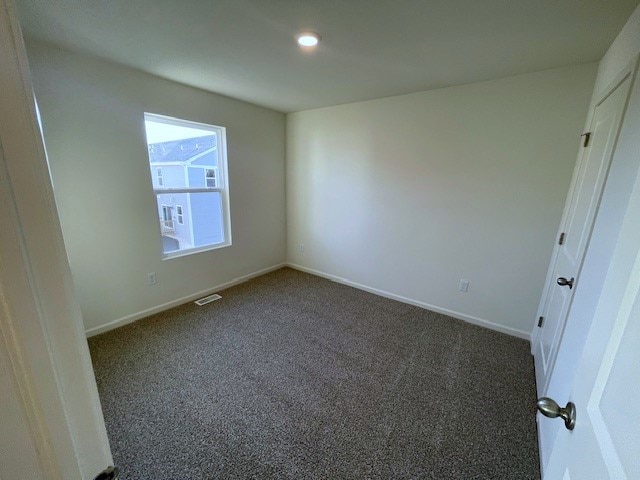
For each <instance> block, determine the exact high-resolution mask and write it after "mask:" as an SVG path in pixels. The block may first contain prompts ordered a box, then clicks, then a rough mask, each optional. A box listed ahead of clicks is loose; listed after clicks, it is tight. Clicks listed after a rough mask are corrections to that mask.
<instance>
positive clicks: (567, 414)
mask: <svg viewBox="0 0 640 480" xmlns="http://www.w3.org/2000/svg"><path fill="white" fill-rule="evenodd" d="M536 407H537V408H538V410H539V411H540V413H542V414H543V415H544V416H545V417H549V418H556V417H560V418H562V419H563V420H564V426H565V427H567V429H568V430H573V428H574V427H575V426H576V406H575V405H574V404H573V402H569V403H567V406H566V407H564V408H562V407H561V406H560V405H558V404H557V403H556V401H555V400H553V399H551V398H548V397H542V398H539V399H538V401H537V402H536Z"/></svg>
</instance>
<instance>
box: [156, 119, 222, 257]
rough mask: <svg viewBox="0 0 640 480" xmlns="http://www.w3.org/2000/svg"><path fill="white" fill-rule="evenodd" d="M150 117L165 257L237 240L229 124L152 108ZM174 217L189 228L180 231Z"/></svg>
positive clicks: (159, 216)
mask: <svg viewBox="0 0 640 480" xmlns="http://www.w3.org/2000/svg"><path fill="white" fill-rule="evenodd" d="M144 120H145V130H146V135H147V146H148V152H149V166H150V170H151V173H152V176H153V175H155V181H154V182H152V186H153V189H154V193H155V195H156V201H157V217H158V218H159V220H160V235H161V237H162V246H163V247H162V248H163V250H162V251H163V256H164V258H170V257H175V256H181V255H184V254H188V253H195V252H200V251H204V250H210V249H212V248H219V247H224V246H228V245H231V225H230V223H231V222H230V210H229V195H228V178H227V176H226V174H227V155H226V136H225V135H226V132H225V129H224V127H218V126H214V125H206V124H202V123H196V122H191V121H187V120H179V119H176V118H170V117H163V116H160V115H155V114H151V113H145V115H144ZM203 172H204V175H203ZM185 217H186V218H185ZM174 220H175V222H176V224H178V225H184V224H185V220H188V224H187V225H188V226H189V228H181V229H178V230H176V228H175V225H174Z"/></svg>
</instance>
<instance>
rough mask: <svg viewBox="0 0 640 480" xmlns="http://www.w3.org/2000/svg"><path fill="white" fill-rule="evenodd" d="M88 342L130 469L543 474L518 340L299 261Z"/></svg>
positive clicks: (310, 474)
mask: <svg viewBox="0 0 640 480" xmlns="http://www.w3.org/2000/svg"><path fill="white" fill-rule="evenodd" d="M221 294H222V296H223V298H222V300H218V301H217V302H214V303H211V304H209V305H207V306H204V307H197V306H195V305H193V304H187V305H183V306H180V307H177V308H174V309H172V310H169V311H167V312H164V313H161V314H158V315H154V316H152V317H149V318H147V319H144V320H141V321H138V322H136V323H134V324H131V325H128V326H125V327H122V328H120V329H117V330H114V331H111V332H108V333H105V334H103V335H99V336H97V337H93V338H91V339H90V341H89V345H90V348H91V355H92V357H93V362H94V367H95V372H96V377H97V381H98V387H99V390H100V395H101V399H102V407H103V410H104V415H105V418H106V422H107V429H108V433H109V437H110V441H111V448H112V451H113V456H114V460H115V462H116V464H117V465H119V466H120V467H121V470H122V475H121V480H160V479H162V480H199V479H248V478H252V479H438V480H445V479H464V480H470V479H500V480H509V479H514V480H516V479H517V480H524V479H537V478H539V470H538V450H537V444H536V430H535V428H536V427H535V417H534V410H533V405H534V402H535V388H534V374H533V366H532V359H531V356H530V354H529V346H528V344H527V343H526V342H525V341H523V340H519V339H516V338H513V337H509V336H507V335H502V334H499V333H496V332H492V331H490V330H485V329H483V328H480V327H476V326H473V325H470V324H467V323H464V322H461V321H458V320H454V319H452V318H449V317H446V316H444V315H440V314H436V313H433V312H430V311H427V310H423V309H420V308H417V307H413V306H410V305H406V304H403V303H399V302H396V301H393V300H388V299H385V298H382V297H378V296H375V295H372V294H369V293H366V292H363V291H360V290H356V289H353V288H350V287H347V286H344V285H339V284H336V283H333V282H330V281H327V280H324V279H321V278H318V277H314V276H311V275H307V274H305V273H300V272H298V271H295V270H291V269H282V270H279V271H277V272H273V273H270V274H268V275H265V276H262V277H259V278H256V279H254V280H251V281H249V282H247V283H245V284H242V285H239V286H237V287H233V288H230V289H228V290H226V291H224V292H221Z"/></svg>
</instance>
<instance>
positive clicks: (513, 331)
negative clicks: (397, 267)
mask: <svg viewBox="0 0 640 480" xmlns="http://www.w3.org/2000/svg"><path fill="white" fill-rule="evenodd" d="M286 265H287V266H288V267H290V268H293V269H295V270H300V271H301V272H305V273H310V274H312V275H317V276H318V277H323V278H326V279H328V280H332V281H334V282H337V283H342V284H344V285H349V286H350V287H354V288H358V289H360V290H364V291H366V292H369V293H374V294H376V295H380V296H381V297H386V298H390V299H392V300H397V301H399V302H403V303H408V304H410V305H415V306H416V307H421V308H424V309H426V310H431V311H433V312H437V313H442V314H444V315H448V316H450V317H453V318H457V319H459V320H464V321H465V322H468V323H473V324H474V325H479V326H481V327H485V328H488V329H489V330H495V331H496V332H500V333H506V334H507V335H511V336H513V337H518V338H523V339H525V340H527V341H531V333H530V332H527V331H525V330H518V329H517V328H512V327H506V326H504V325H500V324H497V323H494V322H491V321H489V320H485V319H483V318H478V317H474V316H471V315H467V314H464V313H460V312H456V311H454V310H449V309H448V308H441V307H438V306H436V305H431V304H429V303H425V302H420V301H418V300H413V299H412V298H407V297H403V296H402V295H396V294H395V293H391V292H387V291H385V290H380V289H378V288H373V287H369V286H367V285H363V284H361V283H357V282H353V281H351V280H348V279H346V278H342V277H338V276H336V275H331V274H330V273H325V272H321V271H320V270H315V269H313V268H308V267H303V266H302V265H298V264H296V263H291V262H288V263H287V264H286Z"/></svg>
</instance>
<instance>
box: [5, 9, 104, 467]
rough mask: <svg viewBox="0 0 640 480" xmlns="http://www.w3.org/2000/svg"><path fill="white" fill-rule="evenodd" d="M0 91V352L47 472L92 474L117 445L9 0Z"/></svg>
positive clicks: (27, 67)
mask: <svg viewBox="0 0 640 480" xmlns="http://www.w3.org/2000/svg"><path fill="white" fill-rule="evenodd" d="M0 92H2V93H1V94H0V148H2V155H0V184H1V187H2V188H1V189H0V199H1V201H2V202H3V208H1V209H0V224H1V225H2V229H0V350H1V352H0V353H2V354H3V356H5V358H8V366H9V371H10V377H11V379H10V381H11V382H12V384H13V386H14V387H15V390H16V391H17V392H18V396H19V399H18V400H19V403H20V405H21V408H22V413H23V419H24V423H25V424H26V426H27V428H28V431H29V432H30V437H31V440H32V443H33V445H34V447H35V451H36V456H37V458H38V465H37V469H38V471H40V472H41V473H42V477H43V478H47V479H64V480H76V479H77V480H82V479H92V478H94V477H95V476H96V475H97V474H98V473H99V472H100V471H101V470H102V469H104V468H105V467H106V466H107V465H110V464H111V463H112V457H111V451H110V449H109V443H108V439H107V433H106V428H105V424H104V418H103V416H102V409H101V406H100V400H99V397H98V390H97V387H96V382H95V377H94V373H93V368H92V364H91V357H90V355H89V348H88V344H87V340H86V336H85V332H84V327H83V322H82V314H81V312H80V307H79V304H78V302H77V300H76V298H75V294H74V289H73V282H72V277H71V271H70V268H69V263H68V260H67V255H66V250H65V246H64V241H63V238H62V230H61V227H60V221H59V218H58V214H57V210H56V204H55V198H54V192H53V187H52V183H51V178H50V174H49V168H48V163H47V158H46V151H45V147H44V141H43V138H42V133H41V130H40V126H39V122H38V118H37V113H36V105H35V100H34V96H33V88H32V84H31V79H30V72H29V66H28V62H27V56H26V49H25V46H24V42H23V38H22V32H21V29H20V24H19V21H18V18H17V14H16V9H15V6H14V5H13V2H12V0H0ZM5 433H7V432H4V431H3V430H2V429H0V435H4V434H5ZM2 454H3V455H5V452H2ZM6 454H7V455H10V452H6ZM0 461H2V462H5V461H7V462H11V461H14V459H13V457H9V456H8V457H7V458H2V457H0Z"/></svg>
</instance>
